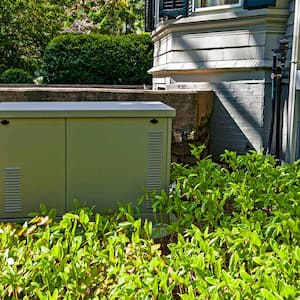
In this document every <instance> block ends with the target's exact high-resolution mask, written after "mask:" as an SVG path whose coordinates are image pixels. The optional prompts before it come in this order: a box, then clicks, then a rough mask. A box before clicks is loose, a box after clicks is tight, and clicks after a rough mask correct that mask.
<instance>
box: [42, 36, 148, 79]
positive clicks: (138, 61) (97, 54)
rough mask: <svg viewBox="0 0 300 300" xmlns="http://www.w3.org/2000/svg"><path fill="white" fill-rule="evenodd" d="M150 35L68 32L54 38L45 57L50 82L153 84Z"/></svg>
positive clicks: (46, 76) (44, 68)
mask: <svg viewBox="0 0 300 300" xmlns="http://www.w3.org/2000/svg"><path fill="white" fill-rule="evenodd" d="M152 48H153V46H152V42H151V39H150V36H149V35H147V34H143V35H135V34H129V35H121V36H108V35H100V34H90V35H84V34H65V35H61V36H59V37H57V38H55V39H53V40H52V41H51V42H50V43H49V44H48V46H47V48H46V50H45V54H44V58H43V70H44V78H45V81H46V82H48V83H77V84H80V83H81V84H82V83H86V84H87V83H94V84H95V83H97V84H143V83H145V84H149V83H150V82H151V76H150V75H149V74H147V70H148V69H150V68H151V67H152V61H153V58H152V56H153V50H152Z"/></svg>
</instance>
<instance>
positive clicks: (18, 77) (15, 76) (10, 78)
mask: <svg viewBox="0 0 300 300" xmlns="http://www.w3.org/2000/svg"><path fill="white" fill-rule="evenodd" d="M0 82H1V83H33V78H32V76H31V75H30V74H29V73H28V72H27V71H25V70H23V69H17V68H14V69H8V70H6V71H4V72H3V73H2V74H1V76H0Z"/></svg>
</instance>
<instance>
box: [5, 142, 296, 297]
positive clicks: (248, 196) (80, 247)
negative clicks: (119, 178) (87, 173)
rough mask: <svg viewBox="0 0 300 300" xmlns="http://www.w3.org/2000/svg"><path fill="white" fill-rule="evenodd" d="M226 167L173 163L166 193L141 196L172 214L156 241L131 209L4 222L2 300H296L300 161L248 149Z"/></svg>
mask: <svg viewBox="0 0 300 300" xmlns="http://www.w3.org/2000/svg"><path fill="white" fill-rule="evenodd" d="M201 151H203V148H202V147H200V148H197V147H193V149H192V152H193V153H194V155H195V156H196V157H199V156H200V155H199V153H201ZM222 161H223V163H224V164H223V165H219V164H216V163H214V162H213V161H211V159H210V158H209V157H208V158H206V159H203V160H199V161H198V163H197V165H195V166H183V165H179V164H174V165H173V169H172V179H173V181H174V184H173V186H172V189H171V192H170V194H169V195H167V194H166V193H165V192H162V193H161V195H157V196H153V195H145V197H152V199H153V206H154V210H155V211H156V212H158V213H159V212H160V211H161V210H163V209H165V208H166V207H167V209H168V211H169V212H170V213H172V214H173V215H174V218H173V223H171V224H170V225H169V227H168V228H169V230H170V232H171V233H172V235H173V237H175V238H170V236H164V237H161V238H159V239H153V236H154V232H155V230H156V229H155V228H153V227H152V223H151V222H150V221H147V220H146V221H142V220H141V219H139V218H135V217H133V213H132V208H131V207H130V206H128V207H120V209H119V212H117V213H115V214H114V215H102V214H99V213H94V212H93V211H92V210H91V209H89V208H81V209H80V208H78V209H77V210H76V211H74V212H69V213H66V214H65V215H64V216H63V217H62V219H61V220H59V221H55V219H52V218H51V217H50V216H51V215H53V212H50V213H49V214H47V213H46V211H45V209H43V214H42V216H36V217H34V218H33V219H31V220H30V221H28V222H26V223H25V224H23V225H12V224H2V225H1V226H0V234H1V235H0V274H1V275H0V298H1V299H41V300H46V299H47V300H48V299H121V300H123V299H124V300H125V299H143V300H144V299H149V300H150V299H151V300H152V299H153V300H154V299H155V300H156V299H157V300H160V299H161V300H165V299H166V300H167V299H170V300H171V299H176V300H177V299H184V300H193V299H205V300H208V299H222V300H223V299H225V300H227V299H228V300H229V299H236V300H237V299H274V300H275V299H276V300H277V299H282V300H284V299H286V300H289V299H298V298H299V297H300V246H299V244H300V221H299V220H300V218H299V213H300V212H299V201H300V186H299V184H300V183H299V182H300V181H299V179H300V178H299V177H300V165H299V162H295V163H293V164H283V165H282V166H276V164H275V160H274V158H273V157H272V156H264V155H263V154H261V153H256V152H253V151H252V152H250V153H248V154H246V155H243V156H238V155H236V153H234V152H229V151H226V152H225V153H224V154H223V155H222Z"/></svg>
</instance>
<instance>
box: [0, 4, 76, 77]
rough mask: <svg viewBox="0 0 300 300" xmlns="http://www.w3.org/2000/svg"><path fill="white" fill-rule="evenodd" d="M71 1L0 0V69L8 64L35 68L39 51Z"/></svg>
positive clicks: (37, 63)
mask: <svg viewBox="0 0 300 300" xmlns="http://www.w3.org/2000/svg"><path fill="white" fill-rule="evenodd" d="M68 3H70V1H58V0H40V1H34V0H18V1H15V0H5V1H0V29H1V30H0V57H1V60H0V73H1V72H3V71H4V70H6V69H9V68H16V67H17V68H23V69H25V70H27V71H34V70H35V69H37V68H38V65H39V63H40V59H41V53H42V51H43V49H44V48H45V46H46V45H47V44H48V42H49V41H50V40H51V39H52V38H53V37H54V35H56V34H57V32H58V31H59V30H60V28H61V27H62V22H63V20H64V18H65V16H64V11H65V9H66V7H67V5H68Z"/></svg>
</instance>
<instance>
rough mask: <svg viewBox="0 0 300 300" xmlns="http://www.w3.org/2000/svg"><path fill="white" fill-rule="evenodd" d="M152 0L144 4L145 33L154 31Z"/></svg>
mask: <svg viewBox="0 0 300 300" xmlns="http://www.w3.org/2000/svg"><path fill="white" fill-rule="evenodd" d="M154 9H155V6H154V0H146V2H145V31H146V32H150V31H152V30H153V29H154Z"/></svg>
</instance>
